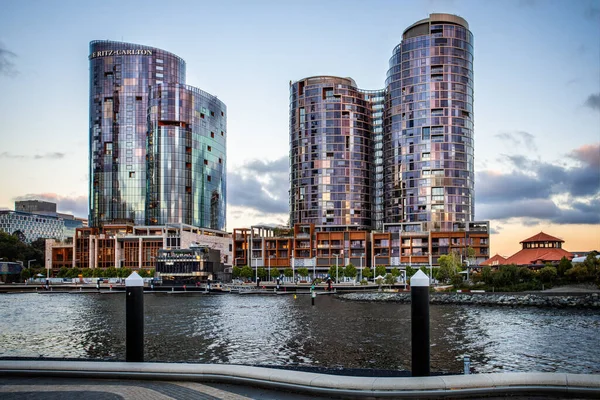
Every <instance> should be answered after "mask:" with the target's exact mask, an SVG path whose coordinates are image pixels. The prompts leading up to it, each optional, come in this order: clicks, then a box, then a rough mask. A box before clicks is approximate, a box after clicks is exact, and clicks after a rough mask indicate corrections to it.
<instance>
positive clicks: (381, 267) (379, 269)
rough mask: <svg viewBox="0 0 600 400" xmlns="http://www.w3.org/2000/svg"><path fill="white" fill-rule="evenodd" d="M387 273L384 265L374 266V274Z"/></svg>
mask: <svg viewBox="0 0 600 400" xmlns="http://www.w3.org/2000/svg"><path fill="white" fill-rule="evenodd" d="M386 273H387V271H386V268H385V265H378V266H376V267H375V276H379V275H381V276H385V274H386Z"/></svg>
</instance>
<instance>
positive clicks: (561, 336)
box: [0, 293, 600, 373]
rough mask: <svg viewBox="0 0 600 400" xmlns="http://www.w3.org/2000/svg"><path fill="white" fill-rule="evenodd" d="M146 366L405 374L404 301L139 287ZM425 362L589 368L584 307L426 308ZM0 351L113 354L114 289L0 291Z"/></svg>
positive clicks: (448, 367) (120, 298) (118, 300)
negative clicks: (218, 293) (205, 365)
mask: <svg viewBox="0 0 600 400" xmlns="http://www.w3.org/2000/svg"><path fill="white" fill-rule="evenodd" d="M144 303H145V304H144V306H145V359H146V361H183V362H202V363H231V364H253V365H257V364H260V365H299V366H319V367H329V368H342V367H344V368H376V369H399V370H410V305H399V304H378V303H355V302H345V301H341V300H338V299H335V298H333V297H329V296H319V297H318V298H317V303H316V305H315V306H314V307H313V306H311V304H310V298H309V296H298V299H296V300H294V298H293V296H269V297H257V296H239V295H222V296H199V295H171V294H166V293H164V294H146V295H145V297H144ZM430 313H431V346H432V347H431V368H432V371H437V372H461V371H462V367H463V364H462V360H463V356H464V355H469V356H470V357H471V365H472V367H473V369H474V370H475V371H476V372H499V371H541V372H573V373H600V345H599V344H600V339H599V338H600V313H599V312H598V311H594V310H570V309H551V308H548V309H540V308H533V307H532V308H501V307H497V308H492V307H475V306H453V305H448V306H431V309H430ZM0 315H1V318H0V357H38V356H42V357H68V358H86V359H90V358H91V359H110V360H124V359H125V323H124V321H125V296H124V294H122V293H120V294H35V293H30V294H6V295H1V296H0Z"/></svg>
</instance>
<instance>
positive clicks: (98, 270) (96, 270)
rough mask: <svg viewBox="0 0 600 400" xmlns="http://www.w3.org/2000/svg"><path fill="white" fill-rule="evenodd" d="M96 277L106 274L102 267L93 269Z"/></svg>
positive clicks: (93, 274)
mask: <svg viewBox="0 0 600 400" xmlns="http://www.w3.org/2000/svg"><path fill="white" fill-rule="evenodd" d="M92 276H93V277H94V278H102V277H103V276H104V270H103V269H102V268H94V269H93V271H92Z"/></svg>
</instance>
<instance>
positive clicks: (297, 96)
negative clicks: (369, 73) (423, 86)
mask: <svg viewBox="0 0 600 400" xmlns="http://www.w3.org/2000/svg"><path fill="white" fill-rule="evenodd" d="M372 130H373V125H372V109H371V103H370V101H369V100H367V99H365V94H364V93H363V92H361V91H360V90H359V89H357V87H356V83H354V81H353V80H352V79H350V78H338V77H332V76H318V77H311V78H306V79H303V80H300V81H298V82H295V83H293V84H291V86H290V174H291V175H290V185H291V188H290V223H291V224H292V225H293V224H297V223H312V224H315V225H325V226H348V225H352V226H356V227H358V228H361V229H370V228H371V225H372V216H371V211H372V206H371V204H372V203H371V201H372V194H373V185H372V181H373V146H372Z"/></svg>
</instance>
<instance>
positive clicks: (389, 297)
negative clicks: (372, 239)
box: [336, 292, 600, 309]
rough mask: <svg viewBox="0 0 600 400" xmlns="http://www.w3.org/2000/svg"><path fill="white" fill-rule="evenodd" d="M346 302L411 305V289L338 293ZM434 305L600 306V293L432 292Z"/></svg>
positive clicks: (593, 307) (597, 307)
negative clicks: (405, 290) (404, 290)
mask: <svg viewBox="0 0 600 400" xmlns="http://www.w3.org/2000/svg"><path fill="white" fill-rule="evenodd" d="M336 297H337V298H339V299H341V300H347V301H359V302H382V303H402V304H410V302H411V300H410V292H398V293H389V292H369V293H344V294H337V295H336ZM429 304H432V305H444V304H454V305H477V306H508V307H560V308H590V309H600V294H599V293H598V292H593V293H544V292H540V293H531V292H523V293H498V292H492V293H490V292H484V293H471V292H467V293H464V292H463V293H458V292H454V293H430V294H429Z"/></svg>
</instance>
